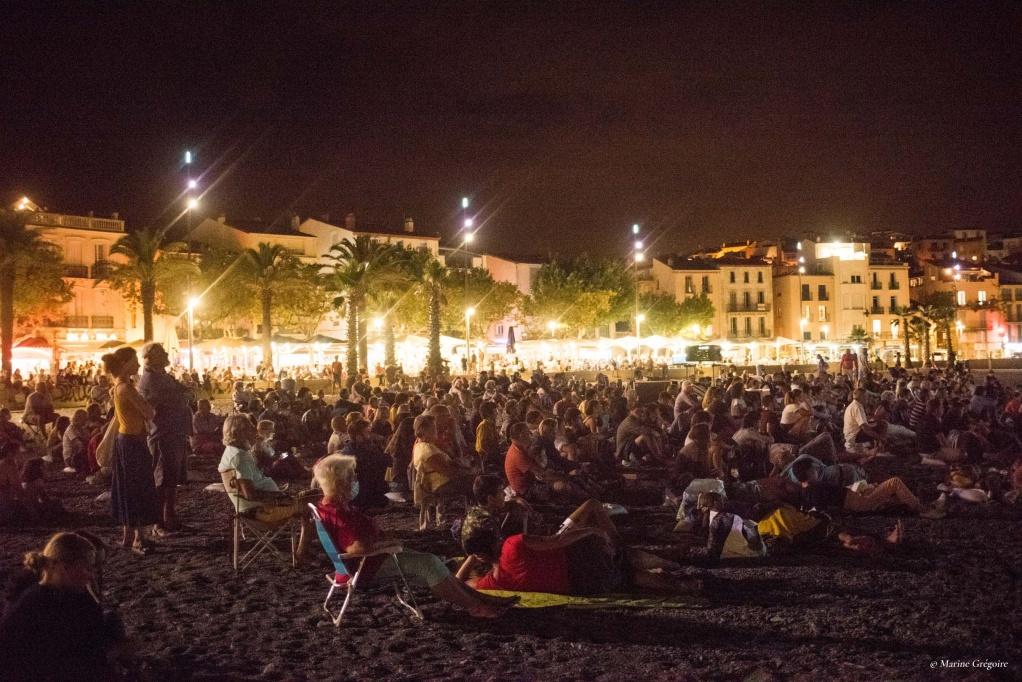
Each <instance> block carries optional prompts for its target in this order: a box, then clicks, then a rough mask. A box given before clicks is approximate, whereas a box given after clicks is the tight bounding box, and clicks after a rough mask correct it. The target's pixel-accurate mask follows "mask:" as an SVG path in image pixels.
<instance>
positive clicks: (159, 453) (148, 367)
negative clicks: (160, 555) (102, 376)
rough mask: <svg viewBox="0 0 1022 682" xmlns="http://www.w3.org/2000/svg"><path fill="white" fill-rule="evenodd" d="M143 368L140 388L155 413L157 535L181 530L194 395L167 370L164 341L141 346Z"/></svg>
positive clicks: (152, 442) (151, 438) (152, 447)
mask: <svg viewBox="0 0 1022 682" xmlns="http://www.w3.org/2000/svg"><path fill="white" fill-rule="evenodd" d="M142 361H143V363H144V371H143V372H142V378H141V379H140V380H139V382H138V391H139V393H141V394H142V397H143V398H145V399H146V400H147V401H148V402H149V404H150V405H152V406H153V410H155V412H156V414H155V415H154V416H153V420H152V422H150V424H149V450H150V451H151V452H152V454H153V478H154V479H155V481H156V493H157V497H158V500H159V504H160V514H161V517H162V523H159V524H157V526H156V534H157V535H163V534H166V533H169V532H173V531H176V530H178V529H179V526H178V522H177V513H176V509H175V507H176V502H177V486H178V484H179V483H183V482H184V481H185V480H186V478H187V456H188V437H189V436H190V435H191V434H192V410H191V407H189V401H190V398H191V395H190V393H189V391H188V389H187V388H186V387H185V386H184V384H182V383H181V382H179V381H178V380H177V379H175V378H174V377H172V376H171V375H170V374H168V373H167V366H168V365H169V364H170V358H169V357H168V356H167V351H166V350H164V348H163V344H160V343H147V344H146V345H145V346H144V347H143V348H142Z"/></svg>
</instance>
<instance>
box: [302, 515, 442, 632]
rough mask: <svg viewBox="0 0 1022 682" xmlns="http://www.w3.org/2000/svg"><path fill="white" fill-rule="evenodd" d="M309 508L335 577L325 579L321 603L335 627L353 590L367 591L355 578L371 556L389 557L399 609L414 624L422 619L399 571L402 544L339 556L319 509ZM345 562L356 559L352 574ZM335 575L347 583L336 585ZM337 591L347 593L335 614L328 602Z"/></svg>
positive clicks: (403, 575) (338, 623) (349, 600)
mask: <svg viewBox="0 0 1022 682" xmlns="http://www.w3.org/2000/svg"><path fill="white" fill-rule="evenodd" d="M309 509H310V510H311V512H312V519H313V521H315V522H316V535H318V536H319V543H320V544H321V545H323V550H324V551H325V552H326V554H327V556H328V557H330V562H331V563H333V565H334V575H330V576H327V581H328V582H329V583H330V591H329V592H327V593H326V599H325V600H323V610H324V611H326V612H327V615H328V616H330V620H332V621H333V624H334V625H335V626H336V627H340V626H341V619H342V618H344V612H345V611H346V610H347V609H348V604H350V603H351V596H352V595H353V594H354V593H355V592H356V591H362V592H366V590H359V589H358V579H359V577H360V576H361V575H362V568H363V567H364V566H365V561H366V559H367V558H369V557H372V556H389V557H390V558H391V560H392V561H393V562H394V566H395V567H396V568H397V574H398V576H400V580H398V579H397V578H395V579H394V581H393V585H394V596H395V597H396V598H397V601H398V603H399V604H401V606H404V607H405V608H406V609H408V610H409V611H411V612H412V618H413V619H414V620H417V621H420V622H421V621H422V620H424V619H425V618H424V616H423V615H422V611H421V610H419V605H418V603H416V601H415V595H414V594H412V589H411V588H410V587H409V586H408V580H407V579H406V578H405V574H404V571H402V570H401V564H400V562H398V560H397V555H398V554H400V553H401V549H402V548H401V545H398V544H390V545H386V546H384V547H381V548H379V549H378V550H376V551H374V552H368V553H366V554H354V553H349V554H341V553H339V552H338V551H337V547H336V546H335V545H334V541H333V540H332V539H331V538H330V534H329V533H327V532H326V528H324V527H323V519H322V518H321V517H320V515H319V510H318V509H316V505H314V504H310V505H309ZM344 559H358V570H356V571H355V574H354V575H352V574H351V572H350V571H348V567H347V566H345V565H344V561H343V560H344ZM337 576H347V578H348V580H347V581H341V582H338V580H337ZM402 585H403V586H404V589H405V592H407V593H408V599H409V600H411V603H410V604H409V603H408V602H407V601H405V598H404V597H402V596H401V587H402ZM338 588H341V589H346V590H347V594H345V596H344V603H343V604H341V610H340V611H339V612H338V613H336V614H334V613H333V612H332V611H330V599H331V598H332V597H333V596H334V591H335V590H337V589H338Z"/></svg>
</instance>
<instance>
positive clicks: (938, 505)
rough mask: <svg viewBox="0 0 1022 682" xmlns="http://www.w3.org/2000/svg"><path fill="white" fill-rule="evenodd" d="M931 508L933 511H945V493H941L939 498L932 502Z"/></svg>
mask: <svg viewBox="0 0 1022 682" xmlns="http://www.w3.org/2000/svg"><path fill="white" fill-rule="evenodd" d="M933 508H934V509H939V510H940V511H944V510H945V509H947V493H946V492H942V493H941V494H940V496H939V497H938V498H937V499H936V500H934V501H933Z"/></svg>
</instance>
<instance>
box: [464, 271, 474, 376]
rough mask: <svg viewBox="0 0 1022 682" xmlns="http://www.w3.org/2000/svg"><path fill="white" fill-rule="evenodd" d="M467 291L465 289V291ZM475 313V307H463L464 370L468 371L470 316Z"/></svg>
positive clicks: (470, 338) (470, 332) (470, 341)
mask: <svg viewBox="0 0 1022 682" xmlns="http://www.w3.org/2000/svg"><path fill="white" fill-rule="evenodd" d="M465 293H468V291H467V289H466V292H465ZM475 314H476V309H475V308H473V307H472V306H469V307H467V308H465V372H466V373H468V370H469V365H470V364H471V362H472V350H471V348H472V324H471V320H472V316H473V315H475Z"/></svg>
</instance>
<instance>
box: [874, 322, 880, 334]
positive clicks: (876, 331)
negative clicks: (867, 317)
mask: <svg viewBox="0 0 1022 682" xmlns="http://www.w3.org/2000/svg"><path fill="white" fill-rule="evenodd" d="M873 333H874V334H877V335H879V334H880V320H873Z"/></svg>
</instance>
